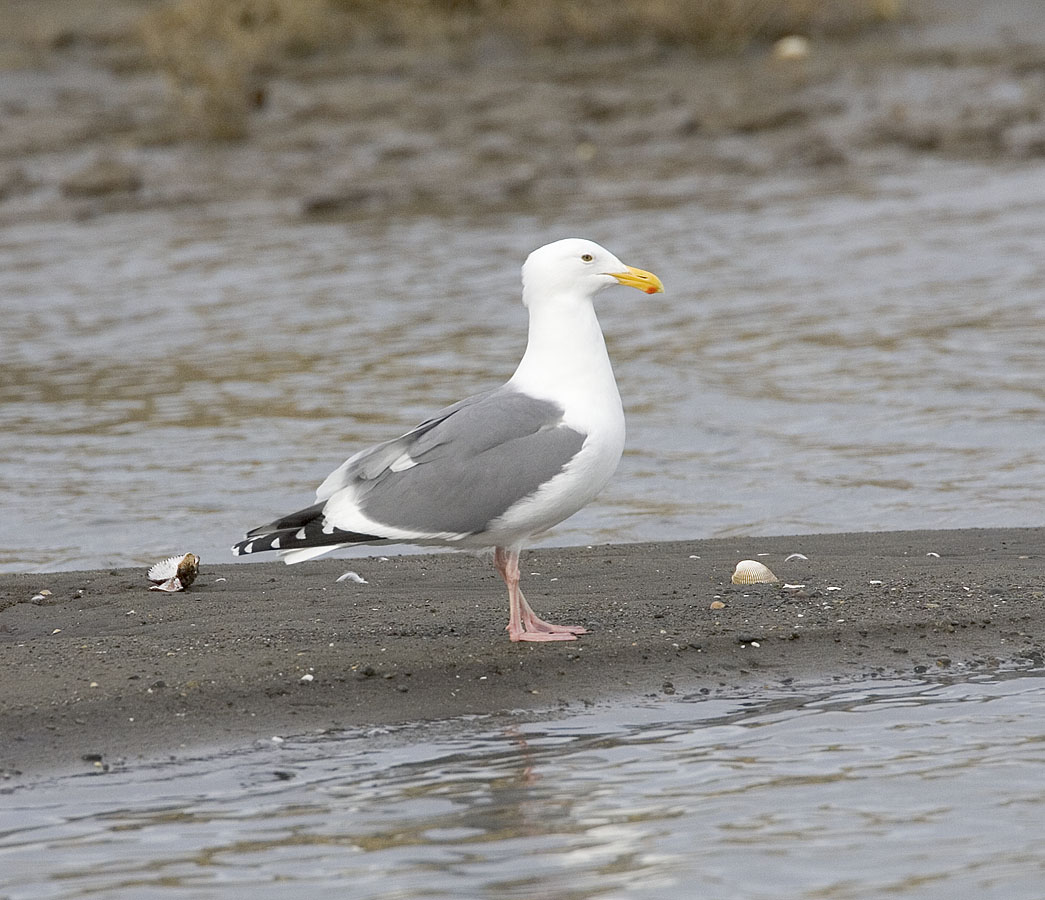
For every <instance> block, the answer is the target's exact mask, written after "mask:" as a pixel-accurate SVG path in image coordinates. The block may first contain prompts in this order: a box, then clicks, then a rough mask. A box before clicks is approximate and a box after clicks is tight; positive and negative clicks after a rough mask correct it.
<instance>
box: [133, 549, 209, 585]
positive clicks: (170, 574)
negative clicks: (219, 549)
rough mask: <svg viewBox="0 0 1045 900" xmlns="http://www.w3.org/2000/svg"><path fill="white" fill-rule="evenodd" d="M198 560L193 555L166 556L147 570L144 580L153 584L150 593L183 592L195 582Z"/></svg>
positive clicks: (198, 567)
mask: <svg viewBox="0 0 1045 900" xmlns="http://www.w3.org/2000/svg"><path fill="white" fill-rule="evenodd" d="M199 570H200V558H199V557H198V556H197V555H196V554H195V553H186V554H184V555H183V556H168V557H167V558H166V559H165V560H162V561H161V562H158V563H156V565H154V566H153V567H152V568H151V569H149V572H148V574H147V575H146V578H148V579H149V581H151V582H152V583H153V585H154V586H153V587H151V588H149V590H151V591H168V592H170V593H173V592H174V591H183V590H185V588H187V587H188V586H189V585H190V584H192V583H193V582H194V581H195V580H196V575H197V574H198V573H199Z"/></svg>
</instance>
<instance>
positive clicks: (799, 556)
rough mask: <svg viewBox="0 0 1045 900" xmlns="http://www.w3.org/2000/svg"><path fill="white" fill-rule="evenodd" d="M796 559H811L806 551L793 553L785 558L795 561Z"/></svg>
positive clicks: (788, 560) (787, 560) (786, 560)
mask: <svg viewBox="0 0 1045 900" xmlns="http://www.w3.org/2000/svg"><path fill="white" fill-rule="evenodd" d="M796 559H809V557H808V556H806V555H805V554H804V553H792V554H791V555H790V556H788V557H786V558H785V559H784V562H794V561H795V560H796Z"/></svg>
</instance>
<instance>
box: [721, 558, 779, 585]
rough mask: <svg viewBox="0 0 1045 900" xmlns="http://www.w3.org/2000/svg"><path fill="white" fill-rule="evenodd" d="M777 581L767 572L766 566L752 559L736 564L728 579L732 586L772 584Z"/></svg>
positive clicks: (774, 576) (777, 579)
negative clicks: (731, 575)
mask: <svg viewBox="0 0 1045 900" xmlns="http://www.w3.org/2000/svg"><path fill="white" fill-rule="evenodd" d="M779 580H780V579H779V578H777V577H776V575H774V574H773V573H772V572H770V571H769V567H768V566H764V565H762V563H760V562H757V561H756V560H753V559H742V560H741V561H740V562H738V563H737V567H736V569H735V570H734V572H733V577H732V578H731V579H730V581H732V582H733V584H773V583H774V582H777V581H779Z"/></svg>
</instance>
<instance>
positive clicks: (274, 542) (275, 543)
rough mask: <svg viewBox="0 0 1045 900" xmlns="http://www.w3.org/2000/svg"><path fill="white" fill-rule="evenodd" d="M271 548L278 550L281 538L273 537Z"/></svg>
mask: <svg viewBox="0 0 1045 900" xmlns="http://www.w3.org/2000/svg"><path fill="white" fill-rule="evenodd" d="M269 548H270V549H272V550H278V549H279V538H273V539H272V543H271V544H269Z"/></svg>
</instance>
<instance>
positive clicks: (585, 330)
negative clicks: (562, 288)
mask: <svg viewBox="0 0 1045 900" xmlns="http://www.w3.org/2000/svg"><path fill="white" fill-rule="evenodd" d="M523 299H524V302H526V304H527V306H528V307H529V310H530V327H529V338H528V340H527V344H526V352H525V353H524V354H523V358H522V360H521V361H520V363H519V367H518V368H517V369H516V370H515V374H514V375H513V376H512V378H511V381H510V382H509V384H511V385H512V386H514V387H516V388H518V389H519V390H523V391H525V392H526V393H528V394H531V395H534V396H538V397H543V398H545V399H548V400H554V401H555V402H557V403H559V404H561V405H562V406H563V407H564V408H565V409H566V411H567V419H574V418H575V417H577V416H580V417H584V418H587V417H589V415H594V414H595V413H596V412H597V411H598V412H599V416H598V417H599V418H601V417H602V416H603V415H606V416H609V417H610V418H616V417H618V416H620V417H621V419H622V420H623V413H621V412H620V395H619V394H618V392H617V383H616V381H615V380H614V377H613V369H612V367H611V365H610V358H609V355H608V354H607V353H606V342H605V340H604V339H603V336H602V329H601V328H600V327H599V320H598V319H597V318H596V316H595V309H594V308H593V306H592V303H591V299H590V298H589V297H584V296H580V297H577V296H574V295H569V294H562V295H559V296H554V295H553V296H547V295H545V296H542V297H541V298H540V299H539V300H536V299H531V298H530V297H527V296H526V293H525V292H524V295H523ZM527 301H529V302H527ZM596 408H597V409H596Z"/></svg>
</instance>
